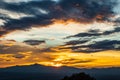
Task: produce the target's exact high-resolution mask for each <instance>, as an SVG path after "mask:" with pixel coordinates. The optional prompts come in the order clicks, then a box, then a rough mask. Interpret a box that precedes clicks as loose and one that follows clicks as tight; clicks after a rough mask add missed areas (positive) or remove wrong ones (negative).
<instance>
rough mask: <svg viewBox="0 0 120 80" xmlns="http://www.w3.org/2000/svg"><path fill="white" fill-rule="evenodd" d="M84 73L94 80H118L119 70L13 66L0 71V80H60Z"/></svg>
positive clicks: (119, 76)
mask: <svg viewBox="0 0 120 80" xmlns="http://www.w3.org/2000/svg"><path fill="white" fill-rule="evenodd" d="M80 72H85V73H86V74H89V75H90V76H92V77H94V78H96V80H120V68H104V69H77V68H72V67H61V68H54V67H45V66H41V65H31V66H22V67H20V66H15V67H10V68H4V69H0V80H61V79H62V78H64V76H66V75H68V76H70V75H72V74H73V73H80Z"/></svg>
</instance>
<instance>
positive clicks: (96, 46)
mask: <svg viewBox="0 0 120 80" xmlns="http://www.w3.org/2000/svg"><path fill="white" fill-rule="evenodd" d="M78 44H79V43H78ZM78 44H77V45H78ZM71 45H72V46H70V47H65V46H67V44H66V45H64V46H63V47H62V48H60V49H71V50H73V51H75V52H86V53H91V52H98V51H104V50H120V41H117V40H103V41H98V42H94V43H92V44H86V45H85V44H83V45H80V46H77V45H76V44H74V43H73V44H71Z"/></svg>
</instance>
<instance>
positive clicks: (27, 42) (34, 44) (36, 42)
mask: <svg viewBox="0 0 120 80" xmlns="http://www.w3.org/2000/svg"><path fill="white" fill-rule="evenodd" d="M24 43H26V44H28V45H32V46H36V45H40V44H42V43H45V41H44V40H26V41H24Z"/></svg>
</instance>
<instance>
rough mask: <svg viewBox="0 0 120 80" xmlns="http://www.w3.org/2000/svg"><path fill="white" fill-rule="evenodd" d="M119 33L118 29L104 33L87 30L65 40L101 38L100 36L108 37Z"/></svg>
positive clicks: (119, 28) (119, 29)
mask: <svg viewBox="0 0 120 80" xmlns="http://www.w3.org/2000/svg"><path fill="white" fill-rule="evenodd" d="M117 32H120V27H116V28H115V29H113V30H109V31H104V32H100V31H99V30H89V31H88V32H85V33H79V34H76V35H73V36H68V37H66V38H71V37H91V36H102V35H110V34H114V33H117Z"/></svg>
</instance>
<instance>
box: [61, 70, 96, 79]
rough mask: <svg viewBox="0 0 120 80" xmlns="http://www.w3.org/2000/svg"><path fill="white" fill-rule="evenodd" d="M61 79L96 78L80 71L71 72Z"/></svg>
mask: <svg viewBox="0 0 120 80" xmlns="http://www.w3.org/2000/svg"><path fill="white" fill-rule="evenodd" d="M61 80H96V79H95V78H93V77H91V76H90V75H88V74H85V73H84V72H82V73H77V74H73V75H72V76H69V77H68V76H65V77H64V78H63V79H61Z"/></svg>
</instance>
